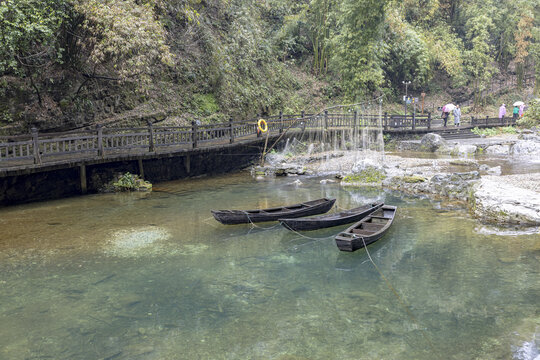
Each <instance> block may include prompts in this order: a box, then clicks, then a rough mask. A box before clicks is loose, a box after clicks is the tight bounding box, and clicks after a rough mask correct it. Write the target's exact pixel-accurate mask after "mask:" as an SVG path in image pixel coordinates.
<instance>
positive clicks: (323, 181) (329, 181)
mask: <svg viewBox="0 0 540 360" xmlns="http://www.w3.org/2000/svg"><path fill="white" fill-rule="evenodd" d="M335 182H336V180H334V179H324V180H321V181H320V183H321V184H323V185H324V184H331V183H335Z"/></svg>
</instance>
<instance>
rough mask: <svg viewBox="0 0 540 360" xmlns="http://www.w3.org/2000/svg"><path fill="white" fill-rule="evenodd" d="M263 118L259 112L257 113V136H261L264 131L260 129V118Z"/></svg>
mask: <svg viewBox="0 0 540 360" xmlns="http://www.w3.org/2000/svg"><path fill="white" fill-rule="evenodd" d="M260 118H261V116H260V115H259V114H257V118H256V119H255V123H256V124H257V129H256V131H257V137H258V138H259V137H261V136H262V132H261V131H259V119H260Z"/></svg>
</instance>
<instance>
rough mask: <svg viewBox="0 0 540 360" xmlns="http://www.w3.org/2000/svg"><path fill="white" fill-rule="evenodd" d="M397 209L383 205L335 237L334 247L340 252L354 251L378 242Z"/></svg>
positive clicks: (390, 223)
mask: <svg viewBox="0 0 540 360" xmlns="http://www.w3.org/2000/svg"><path fill="white" fill-rule="evenodd" d="M396 210H397V208H396V207H395V206H391V205H383V206H382V207H381V208H379V209H378V210H376V211H374V212H372V213H371V214H369V215H368V216H366V217H365V218H364V219H362V220H360V221H358V222H357V223H354V224H353V225H351V226H350V227H349V228H348V229H347V230H345V231H343V232H341V233H339V234H338V235H337V236H336V245H337V247H338V248H339V250H341V251H356V250H358V249H360V248H363V247H364V243H365V244H366V245H369V244H371V243H373V242H375V241H377V240H379V239H380V238H381V237H382V236H383V235H384V233H385V232H386V231H387V230H388V229H389V228H390V225H392V222H393V221H394V216H395V215H396Z"/></svg>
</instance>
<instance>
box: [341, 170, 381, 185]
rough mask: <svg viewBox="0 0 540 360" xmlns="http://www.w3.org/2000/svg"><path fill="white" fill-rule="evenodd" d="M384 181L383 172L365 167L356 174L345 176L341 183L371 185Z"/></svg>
mask: <svg viewBox="0 0 540 360" xmlns="http://www.w3.org/2000/svg"><path fill="white" fill-rule="evenodd" d="M384 179H386V175H385V174H384V172H383V171H381V170H379V169H377V168H374V167H367V168H365V169H364V170H362V171H361V172H359V173H357V174H352V175H347V176H345V177H344V178H343V182H344V183H348V184H355V183H360V184H373V183H380V182H381V181H383V180H384Z"/></svg>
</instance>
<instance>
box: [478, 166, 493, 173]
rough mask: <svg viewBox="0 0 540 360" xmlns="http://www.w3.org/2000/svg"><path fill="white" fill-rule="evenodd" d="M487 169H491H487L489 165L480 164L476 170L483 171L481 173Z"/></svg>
mask: <svg viewBox="0 0 540 360" xmlns="http://www.w3.org/2000/svg"><path fill="white" fill-rule="evenodd" d="M489 169H491V168H490V167H489V165H486V164H482V165H480V167H479V168H478V170H480V171H483V172H487V171H488V170H489Z"/></svg>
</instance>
